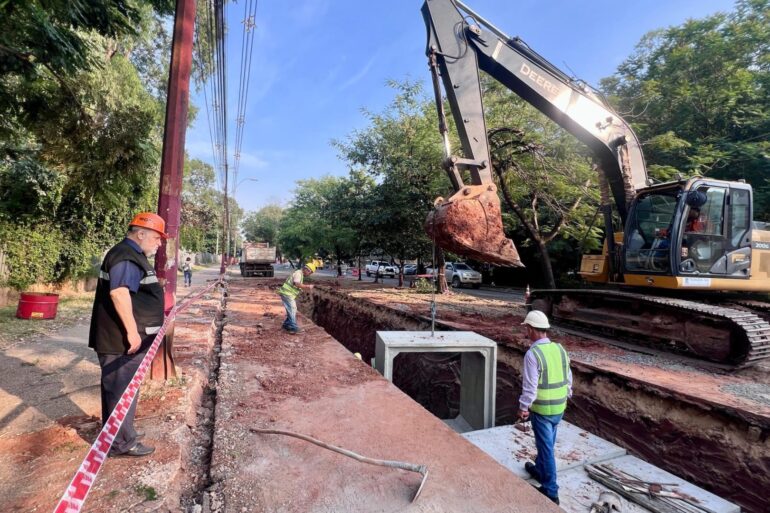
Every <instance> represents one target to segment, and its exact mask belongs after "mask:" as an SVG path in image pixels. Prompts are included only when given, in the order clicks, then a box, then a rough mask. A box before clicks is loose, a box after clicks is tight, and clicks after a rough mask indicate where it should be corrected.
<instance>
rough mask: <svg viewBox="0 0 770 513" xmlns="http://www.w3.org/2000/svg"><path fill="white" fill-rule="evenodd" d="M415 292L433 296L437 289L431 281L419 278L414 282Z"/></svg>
mask: <svg viewBox="0 0 770 513" xmlns="http://www.w3.org/2000/svg"><path fill="white" fill-rule="evenodd" d="M414 291H415V292H416V293H417V294H432V293H433V292H435V291H436V287H434V286H433V283H431V281H430V280H426V279H425V278H419V279H418V280H417V281H415V282H414Z"/></svg>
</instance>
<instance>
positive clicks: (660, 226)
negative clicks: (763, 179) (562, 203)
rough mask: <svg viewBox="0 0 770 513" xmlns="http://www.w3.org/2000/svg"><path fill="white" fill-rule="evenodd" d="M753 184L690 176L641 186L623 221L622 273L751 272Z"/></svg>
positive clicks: (746, 275)
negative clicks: (647, 186) (679, 180)
mask: <svg viewBox="0 0 770 513" xmlns="http://www.w3.org/2000/svg"><path fill="white" fill-rule="evenodd" d="M751 205H752V195H751V186H749V185H747V184H744V183H735V182H729V183H728V182H722V181H718V180H705V179H694V180H689V181H685V182H677V183H674V184H664V185H659V186H656V187H651V188H648V189H645V190H642V191H640V193H639V194H638V195H637V196H636V198H635V199H634V202H633V204H632V206H631V209H630V212H629V216H628V221H627V224H626V230H625V237H624V245H623V246H624V248H623V265H624V270H625V273H626V274H639V273H642V274H648V275H655V274H660V275H667V276H682V277H685V278H688V280H687V281H686V283H696V282H697V280H695V278H697V277H730V278H749V274H750V273H749V271H750V269H751V228H752V227H751V218H752V211H751Z"/></svg>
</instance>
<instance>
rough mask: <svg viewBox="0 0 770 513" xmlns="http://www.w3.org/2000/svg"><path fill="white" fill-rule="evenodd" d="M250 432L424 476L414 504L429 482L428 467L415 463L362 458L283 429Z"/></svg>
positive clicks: (353, 453) (257, 429)
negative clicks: (311, 445) (312, 445)
mask: <svg viewBox="0 0 770 513" xmlns="http://www.w3.org/2000/svg"><path fill="white" fill-rule="evenodd" d="M249 431H251V432H252V433H259V434H263V435H286V436H292V437H294V438H299V439H300V440H304V441H306V442H310V443H311V444H315V445H317V446H319V447H323V448H324V449H329V450H330V451H334V452H336V453H339V454H342V455H343V456H347V457H349V458H353V459H354V460H356V461H360V462H362V463H368V464H370V465H379V466H381V467H389V468H398V469H401V470H408V471H409V472H417V473H419V474H420V475H421V476H422V481H421V482H420V487H419V488H417V492H416V493H415V494H414V497H412V502H414V501H416V500H417V497H419V496H420V493H421V492H422V489H423V487H424V486H425V481H427V480H428V467H427V466H425V465H417V464H414V463H406V462H403V461H395V460H378V459H374V458H367V457H366V456H361V455H360V454H357V453H355V452H353V451H349V450H347V449H343V448H341V447H337V446H335V445H331V444H327V443H326V442H322V441H321V440H318V439H315V438H313V437H310V436H307V435H303V434H300V433H294V432H292V431H283V430H281V429H260V428H249Z"/></svg>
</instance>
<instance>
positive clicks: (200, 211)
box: [179, 158, 233, 253]
mask: <svg viewBox="0 0 770 513" xmlns="http://www.w3.org/2000/svg"><path fill="white" fill-rule="evenodd" d="M231 203H233V202H232V198H231ZM223 219H224V198H223V197H222V193H221V192H219V191H218V190H217V189H216V178H215V175H214V168H213V167H211V165H209V164H207V163H205V162H203V161H201V160H198V159H192V160H190V159H189V158H185V166H184V179H183V186H182V213H181V224H180V226H179V245H180V247H183V248H185V249H187V250H189V251H206V252H210V253H214V252H215V251H217V249H218V248H217V233H219V239H220V248H221V247H222V245H223V244H224V240H225V238H224V237H222V230H223V223H222V221H223Z"/></svg>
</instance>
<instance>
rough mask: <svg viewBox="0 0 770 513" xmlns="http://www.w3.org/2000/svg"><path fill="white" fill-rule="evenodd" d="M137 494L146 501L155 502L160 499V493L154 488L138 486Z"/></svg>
mask: <svg viewBox="0 0 770 513" xmlns="http://www.w3.org/2000/svg"><path fill="white" fill-rule="evenodd" d="M136 493H138V494H139V495H141V496H142V497H144V500H146V501H154V500H155V499H157V498H158V491H157V490H156V489H155V488H153V487H152V486H147V485H143V484H138V485H136Z"/></svg>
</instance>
